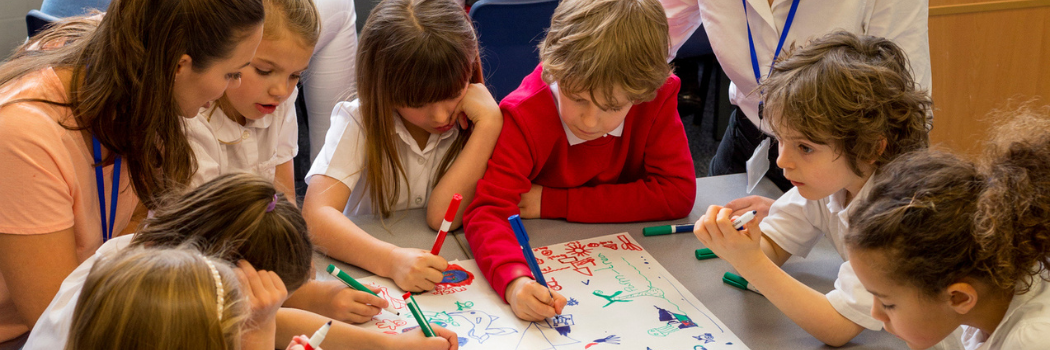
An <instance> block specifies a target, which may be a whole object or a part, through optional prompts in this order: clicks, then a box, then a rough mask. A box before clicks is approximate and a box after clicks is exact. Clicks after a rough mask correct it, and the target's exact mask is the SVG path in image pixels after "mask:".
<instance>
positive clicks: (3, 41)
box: [0, 0, 43, 60]
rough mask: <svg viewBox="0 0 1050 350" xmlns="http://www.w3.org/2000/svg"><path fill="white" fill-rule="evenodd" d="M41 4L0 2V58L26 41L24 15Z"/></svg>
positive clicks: (25, 0) (16, 0)
mask: <svg viewBox="0 0 1050 350" xmlns="http://www.w3.org/2000/svg"><path fill="white" fill-rule="evenodd" d="M41 2H43V0H2V1H0V57H4V58H6V57H7V56H8V54H10V53H11V50H14V49H15V47H18V45H20V44H22V42H24V41H25V40H26V13H27V12H29V10H32V9H40V3H41ZM2 59H3V58H0V60H2Z"/></svg>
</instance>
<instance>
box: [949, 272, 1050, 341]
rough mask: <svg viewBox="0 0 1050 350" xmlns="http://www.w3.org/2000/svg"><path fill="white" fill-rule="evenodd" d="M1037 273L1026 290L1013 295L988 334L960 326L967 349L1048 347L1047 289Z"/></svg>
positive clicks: (1049, 304)
mask: <svg viewBox="0 0 1050 350" xmlns="http://www.w3.org/2000/svg"><path fill="white" fill-rule="evenodd" d="M1048 284H1050V283H1047V282H1046V281H1044V280H1042V279H1041V278H1039V277H1038V276H1037V277H1035V283H1033V284H1032V289H1030V290H1029V291H1028V293H1025V294H1021V295H1015V296H1014V298H1013V300H1011V301H1010V306H1009V307H1008V308H1007V309H1006V314H1004V315H1003V320H1002V321H1000V322H999V325H998V326H996V327H995V331H994V332H992V334H991V335H988V334H986V333H984V332H982V331H981V330H980V329H978V328H977V327H970V326H962V328H963V335H962V342H963V345H965V346H966V350H993V349H1010V350H1035V349H1050V288H1047V285H1048Z"/></svg>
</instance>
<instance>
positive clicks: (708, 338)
mask: <svg viewBox="0 0 1050 350" xmlns="http://www.w3.org/2000/svg"><path fill="white" fill-rule="evenodd" d="M693 338H696V340H700V341H703V342H704V344H707V343H710V342H714V341H715V336H713V335H711V333H704V334H701V335H695V336H693Z"/></svg>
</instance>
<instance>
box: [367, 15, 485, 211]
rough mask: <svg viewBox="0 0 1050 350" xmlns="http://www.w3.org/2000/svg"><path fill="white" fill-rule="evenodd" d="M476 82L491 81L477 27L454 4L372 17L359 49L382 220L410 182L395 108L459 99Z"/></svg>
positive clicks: (456, 146)
mask: <svg viewBox="0 0 1050 350" xmlns="http://www.w3.org/2000/svg"><path fill="white" fill-rule="evenodd" d="M468 82H470V83H483V82H484V79H483V78H482V75H481V59H480V58H479V56H478V42H477V36H476V35H475V33H474V26H473V25H472V24H471V22H470V18H469V17H468V16H467V13H466V12H465V11H463V8H461V7H459V6H458V5H456V3H455V2H454V1H451V0H383V1H382V2H380V3H379V4H378V5H376V7H375V8H374V9H373V10H372V14H371V15H370V16H368V21H367V22H365V26H364V28H362V29H361V36H360V38H359V42H358V51H357V94H358V99H359V100H360V103H361V117H362V118H361V119H362V123H363V125H362V127H363V128H364V132H365V139H366V141H365V152H366V156H365V159H366V162H365V163H366V166H365V167H366V168H367V169H368V170H367V172H366V173H365V174H364V176H365V183H366V185H367V186H368V188H370V189H371V195H372V198H371V200H372V208H373V210H375V212H376V213H377V214H380V215H382V216H383V217H387V216H390V213H391V211H392V210H393V207H394V205H395V204H397V199H398V197H399V195H400V191H401V181H400V180H401V179H407V176H406V175H405V168H404V166H403V165H402V164H401V159H400V157H399V156H398V153H397V147H398V146H397V142H396V140H395V138H396V137H397V135H396V133H395V131H394V125H395V124H394V118H395V117H396V116H395V114H394V108H397V107H413V108H415V107H422V106H423V105H426V104H428V103H434V102H439V101H444V100H448V99H451V98H454V97H456V96H458V95H459V93H460V92H462V91H463V88H464V87H465V86H466V85H467V83H468ZM467 137H469V131H466V132H461V133H460V134H459V137H458V138H457V139H456V140H455V142H454V143H453V145H452V147H451V149H449V151H448V153H447V154H445V157H444V159H442V160H441V163H439V165H438V170H437V174H436V176H435V180H434V183H437V181H438V179H440V178H441V177H442V176H443V175H444V174H445V171H446V170H448V167H449V166H450V165H451V164H452V161H453V160H454V159H455V157H456V155H458V154H459V151H461V150H462V149H463V145H464V144H465V143H466V140H467ZM406 182H407V180H406ZM406 187H407V184H406Z"/></svg>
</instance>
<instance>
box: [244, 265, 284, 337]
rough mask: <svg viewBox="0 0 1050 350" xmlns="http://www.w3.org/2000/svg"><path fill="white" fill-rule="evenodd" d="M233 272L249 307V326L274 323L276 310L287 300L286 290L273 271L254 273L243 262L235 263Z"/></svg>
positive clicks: (252, 269)
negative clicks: (235, 266)
mask: <svg viewBox="0 0 1050 350" xmlns="http://www.w3.org/2000/svg"><path fill="white" fill-rule="evenodd" d="M235 271H236V272H237V279H238V280H240V281H241V290H242V291H243V293H244V295H245V296H247V297H248V304H249V305H251V317H250V318H249V324H253V325H256V326H260V327H261V326H262V325H268V324H270V323H273V322H276V319H275V317H276V315H277V310H278V309H280V308H281V304H283V303H284V300H285V299H288V290H287V289H285V288H284V282H283V281H281V278H280V277H278V276H277V274H276V273H274V272H273V271H262V270H260V271H256V270H255V268H254V267H252V264H250V263H248V261H245V260H241V261H238V262H237V269H235Z"/></svg>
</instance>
